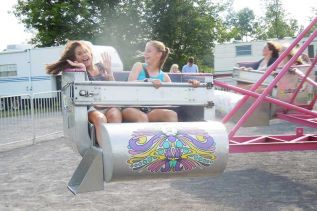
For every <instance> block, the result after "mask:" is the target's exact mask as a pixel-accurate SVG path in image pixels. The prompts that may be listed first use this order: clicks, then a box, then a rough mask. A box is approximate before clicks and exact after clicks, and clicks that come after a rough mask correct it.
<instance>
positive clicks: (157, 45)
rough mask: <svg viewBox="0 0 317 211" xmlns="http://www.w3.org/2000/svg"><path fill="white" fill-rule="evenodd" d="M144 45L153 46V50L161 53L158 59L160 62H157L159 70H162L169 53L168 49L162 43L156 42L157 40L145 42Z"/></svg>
mask: <svg viewBox="0 0 317 211" xmlns="http://www.w3.org/2000/svg"><path fill="white" fill-rule="evenodd" d="M146 44H147V45H151V46H153V47H154V48H156V50H157V51H158V52H162V57H161V58H160V61H159V68H160V69H162V67H163V66H164V63H165V61H166V59H167V57H168V54H169V53H170V49H169V48H168V47H166V46H165V45H164V43H163V42H161V41H157V40H151V41H149V42H147V43H146Z"/></svg>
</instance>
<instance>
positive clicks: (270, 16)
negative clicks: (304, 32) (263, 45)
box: [260, 0, 299, 39]
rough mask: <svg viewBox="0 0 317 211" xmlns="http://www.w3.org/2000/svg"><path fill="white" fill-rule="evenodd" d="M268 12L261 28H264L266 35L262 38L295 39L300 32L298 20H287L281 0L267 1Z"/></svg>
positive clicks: (262, 35)
mask: <svg viewBox="0 0 317 211" xmlns="http://www.w3.org/2000/svg"><path fill="white" fill-rule="evenodd" d="M265 6H266V12H265V17H264V19H263V21H264V23H262V26H261V27H264V29H265V33H263V34H261V36H260V38H262V39H267V38H278V39H282V38H284V37H293V36H295V34H296V32H297V31H298V29H299V27H298V22H297V20H296V19H292V18H287V14H286V12H285V10H284V9H283V4H282V1H281V0H267V1H265Z"/></svg>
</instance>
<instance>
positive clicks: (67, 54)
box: [46, 40, 92, 75]
mask: <svg viewBox="0 0 317 211" xmlns="http://www.w3.org/2000/svg"><path fill="white" fill-rule="evenodd" d="M79 46H80V47H83V48H86V49H88V51H89V52H90V53H91V57H92V49H91V48H90V46H89V44H88V42H87V41H84V40H70V41H68V42H67V43H66V45H65V49H64V51H63V53H62V56H61V58H60V59H59V60H58V61H56V62H54V63H52V64H48V65H46V72H47V73H48V74H53V75H57V74H58V73H60V72H61V71H63V70H64V69H66V68H69V67H71V65H70V64H68V62H67V60H71V61H75V59H76V55H75V49H76V48H77V47H79Z"/></svg>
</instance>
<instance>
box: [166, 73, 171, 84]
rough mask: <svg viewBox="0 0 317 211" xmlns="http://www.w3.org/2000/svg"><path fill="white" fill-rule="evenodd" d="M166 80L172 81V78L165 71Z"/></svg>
mask: <svg viewBox="0 0 317 211" xmlns="http://www.w3.org/2000/svg"><path fill="white" fill-rule="evenodd" d="M164 82H172V80H171V78H170V77H169V75H168V74H167V73H164Z"/></svg>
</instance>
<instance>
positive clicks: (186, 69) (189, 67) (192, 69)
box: [182, 57, 199, 73]
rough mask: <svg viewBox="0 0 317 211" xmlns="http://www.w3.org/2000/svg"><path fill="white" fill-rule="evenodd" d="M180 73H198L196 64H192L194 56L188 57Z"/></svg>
mask: <svg viewBox="0 0 317 211" xmlns="http://www.w3.org/2000/svg"><path fill="white" fill-rule="evenodd" d="M182 73H199V69H198V66H197V65H196V64H194V58H193V57H189V58H188V60H187V64H186V65H184V66H183V68H182Z"/></svg>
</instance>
